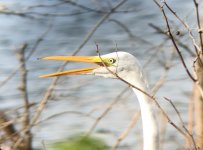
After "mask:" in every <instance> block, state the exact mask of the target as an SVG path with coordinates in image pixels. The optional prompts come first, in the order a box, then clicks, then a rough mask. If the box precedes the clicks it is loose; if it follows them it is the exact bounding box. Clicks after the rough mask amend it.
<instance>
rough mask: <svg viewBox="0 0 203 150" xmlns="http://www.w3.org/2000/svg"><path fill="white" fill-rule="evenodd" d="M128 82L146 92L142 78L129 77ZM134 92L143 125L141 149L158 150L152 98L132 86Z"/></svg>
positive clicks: (157, 133) (157, 134) (156, 126)
mask: <svg viewBox="0 0 203 150" xmlns="http://www.w3.org/2000/svg"><path fill="white" fill-rule="evenodd" d="M130 83H131V84H132V85H135V86H136V87H138V88H140V89H142V90H143V91H145V92H148V88H147V86H146V83H145V82H144V80H143V79H142V78H135V76H134V78H133V79H132V78H131V79H130ZM132 89H133V91H134V92H135V94H136V96H137V98H138V101H139V104H140V109H141V116H142V127H143V150H158V149H159V132H158V125H157V122H156V118H155V114H154V111H153V103H152V100H150V98H149V97H148V96H146V95H145V94H144V93H143V92H141V91H139V90H137V89H135V88H132Z"/></svg>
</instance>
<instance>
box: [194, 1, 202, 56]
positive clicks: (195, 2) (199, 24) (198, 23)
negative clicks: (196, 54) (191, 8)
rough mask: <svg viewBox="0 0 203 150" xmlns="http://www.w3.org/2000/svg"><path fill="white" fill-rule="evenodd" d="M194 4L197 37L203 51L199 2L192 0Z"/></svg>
mask: <svg viewBox="0 0 203 150" xmlns="http://www.w3.org/2000/svg"><path fill="white" fill-rule="evenodd" d="M193 2H194V4H195V11H196V17H197V25H198V32H199V39H200V47H201V51H202V53H203V39H202V28H201V23H200V16H199V8H198V7H199V4H198V3H197V1H196V0H193Z"/></svg>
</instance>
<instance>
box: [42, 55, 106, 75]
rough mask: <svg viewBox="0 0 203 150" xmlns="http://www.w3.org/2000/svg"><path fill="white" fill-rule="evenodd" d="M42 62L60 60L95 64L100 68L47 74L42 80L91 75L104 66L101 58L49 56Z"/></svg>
mask: <svg viewBox="0 0 203 150" xmlns="http://www.w3.org/2000/svg"><path fill="white" fill-rule="evenodd" d="M41 59H42V60H59V61H74V62H85V63H93V64H97V65H98V66H94V67H91V68H81V69H74V70H68V71H62V72H56V73H52V74H46V75H42V76H40V78H47V77H55V76H62V75H76V74H91V73H92V72H93V70H95V69H97V68H100V67H102V66H104V65H103V62H102V61H103V60H101V58H100V57H99V56H48V57H43V58H41Z"/></svg>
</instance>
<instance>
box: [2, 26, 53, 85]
mask: <svg viewBox="0 0 203 150" xmlns="http://www.w3.org/2000/svg"><path fill="white" fill-rule="evenodd" d="M51 28H52V25H50V26H49V27H48V29H47V30H46V31H45V32H44V33H42V35H40V36H39V38H38V39H37V40H36V42H35V43H34V45H33V47H32V48H31V50H30V52H29V54H28V55H27V56H26V61H28V60H29V59H30V57H31V56H32V55H33V54H34V52H35V51H36V50H37V48H38V46H39V44H40V43H41V42H42V41H43V40H44V38H45V36H46V35H47V34H48V33H49V31H50V29H51ZM26 44H27V43H26ZM22 65H23V64H21V65H20V66H18V67H17V69H15V70H14V71H13V72H12V73H11V74H10V75H8V77H6V79H5V80H4V81H2V82H1V83H0V88H1V87H3V86H4V85H6V84H7V83H8V81H9V80H11V79H12V78H13V77H14V76H15V75H16V73H17V72H18V70H19V69H20V67H21V66H22Z"/></svg>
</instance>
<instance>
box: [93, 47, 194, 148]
mask: <svg viewBox="0 0 203 150" xmlns="http://www.w3.org/2000/svg"><path fill="white" fill-rule="evenodd" d="M97 47H98V45H97ZM97 53H98V56H99V57H100V59H101V61H102V64H103V66H104V67H105V68H106V69H107V70H108V71H109V73H111V74H112V75H114V76H115V77H116V78H118V79H119V80H120V81H122V82H124V83H126V84H127V85H129V86H131V87H132V88H135V89H136V90H138V91H140V92H142V93H143V94H145V95H146V96H147V97H149V98H150V99H151V100H153V101H154V103H155V104H156V106H157V107H158V108H159V110H160V111H161V112H162V114H163V116H164V117H165V118H166V119H167V121H168V123H169V124H171V125H172V126H173V127H174V128H175V129H177V131H178V132H180V133H181V134H182V135H183V136H184V137H185V138H189V139H191V137H190V135H188V133H185V132H184V131H183V130H182V129H180V128H179V127H178V126H177V125H176V124H175V123H174V122H173V121H172V120H171V119H170V117H169V116H168V115H167V113H166V112H165V111H164V109H163V108H162V107H161V106H160V104H159V103H158V102H157V100H156V98H155V97H154V96H152V95H150V94H149V93H147V92H146V91H144V90H142V89H140V88H139V87H137V86H135V85H132V84H131V83H129V82H128V81H126V80H125V79H123V78H121V77H120V76H119V75H118V74H117V73H115V72H113V71H111V70H110V69H109V68H108V67H107V66H106V64H105V63H104V61H103V59H102V57H101V55H100V52H99V50H98V49H97ZM191 140H192V139H191ZM195 148H196V147H195Z"/></svg>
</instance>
